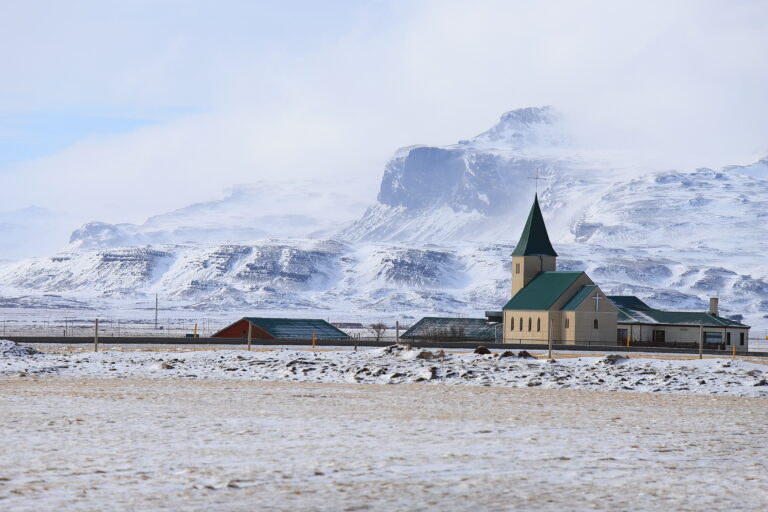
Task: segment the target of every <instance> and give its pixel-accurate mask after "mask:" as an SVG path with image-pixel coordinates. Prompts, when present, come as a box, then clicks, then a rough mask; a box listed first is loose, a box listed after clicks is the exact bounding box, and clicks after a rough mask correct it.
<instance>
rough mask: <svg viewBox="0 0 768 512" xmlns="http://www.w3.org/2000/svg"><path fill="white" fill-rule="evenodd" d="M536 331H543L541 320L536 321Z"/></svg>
mask: <svg viewBox="0 0 768 512" xmlns="http://www.w3.org/2000/svg"><path fill="white" fill-rule="evenodd" d="M536 330H537V331H540V330H541V318H537V319H536Z"/></svg>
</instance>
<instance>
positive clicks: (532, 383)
mask: <svg viewBox="0 0 768 512" xmlns="http://www.w3.org/2000/svg"><path fill="white" fill-rule="evenodd" d="M535 386H541V381H540V380H536V379H532V380H529V381H528V387H529V388H532V387H535Z"/></svg>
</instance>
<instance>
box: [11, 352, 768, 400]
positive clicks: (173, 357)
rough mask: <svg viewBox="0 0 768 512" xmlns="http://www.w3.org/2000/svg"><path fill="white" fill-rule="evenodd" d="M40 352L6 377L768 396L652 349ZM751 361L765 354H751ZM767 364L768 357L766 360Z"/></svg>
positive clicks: (730, 375) (763, 377) (745, 378)
mask: <svg viewBox="0 0 768 512" xmlns="http://www.w3.org/2000/svg"><path fill="white" fill-rule="evenodd" d="M105 348H106V350H102V351H100V352H79V351H78V352H73V353H68V352H64V353H61V352H59V353H36V351H35V350H34V349H31V348H27V347H22V346H19V345H17V344H16V343H14V342H12V341H0V376H21V377H22V378H25V377H42V376H61V377H69V378H117V379H123V378H141V379H175V380H210V379H214V380H227V381H284V382H315V383H334V384H335V383H362V384H405V383H416V382H420V383H424V384H427V385H432V386H435V385H436V386H446V385H447V386H460V385H463V386H494V387H514V388H521V387H523V388H531V387H541V388H548V389H587V390H597V391H633V392H653V393H683V394H704V395H728V396H743V397H768V366H766V365H765V364H762V363H761V362H750V361H743V360H731V359H718V358H707V359H701V360H699V359H692V358H690V359H689V358H684V359H681V358H670V359H657V358H652V357H649V356H647V355H645V356H640V355H635V354H632V355H625V354H622V355H602V356H595V355H590V356H584V357H563V358H560V356H556V357H558V358H557V359H555V360H552V361H548V360H546V359H537V358H534V357H519V356H520V353H519V352H518V353H513V352H501V351H496V352H494V353H490V354H474V353H466V352H465V353H459V352H445V351H442V350H423V349H413V350H408V349H405V348H403V347H401V346H391V347H387V348H381V349H368V350H360V351H352V350H349V349H346V350H326V349H319V350H311V349H310V350H306V349H305V350H296V349H295V348H294V349H287V348H281V349H276V350H259V351H252V352H248V351H245V350H242V349H241V350H200V351H189V352H180V351H157V350H156V351H130V352H122V351H117V350H109V349H108V347H105ZM752 361H762V360H760V359H758V358H752ZM765 362H767V363H768V360H765Z"/></svg>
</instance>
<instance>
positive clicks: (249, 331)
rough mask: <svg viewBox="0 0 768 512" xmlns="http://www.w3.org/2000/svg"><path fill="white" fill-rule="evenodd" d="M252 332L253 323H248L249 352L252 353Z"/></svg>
mask: <svg viewBox="0 0 768 512" xmlns="http://www.w3.org/2000/svg"><path fill="white" fill-rule="evenodd" d="M252 332H253V324H252V323H251V322H248V351H249V352H250V351H251V339H252V338H253V337H252V334H251V333H252Z"/></svg>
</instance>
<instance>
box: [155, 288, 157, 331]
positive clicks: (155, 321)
mask: <svg viewBox="0 0 768 512" xmlns="http://www.w3.org/2000/svg"><path fill="white" fill-rule="evenodd" d="M155 331H157V294H155Z"/></svg>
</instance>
